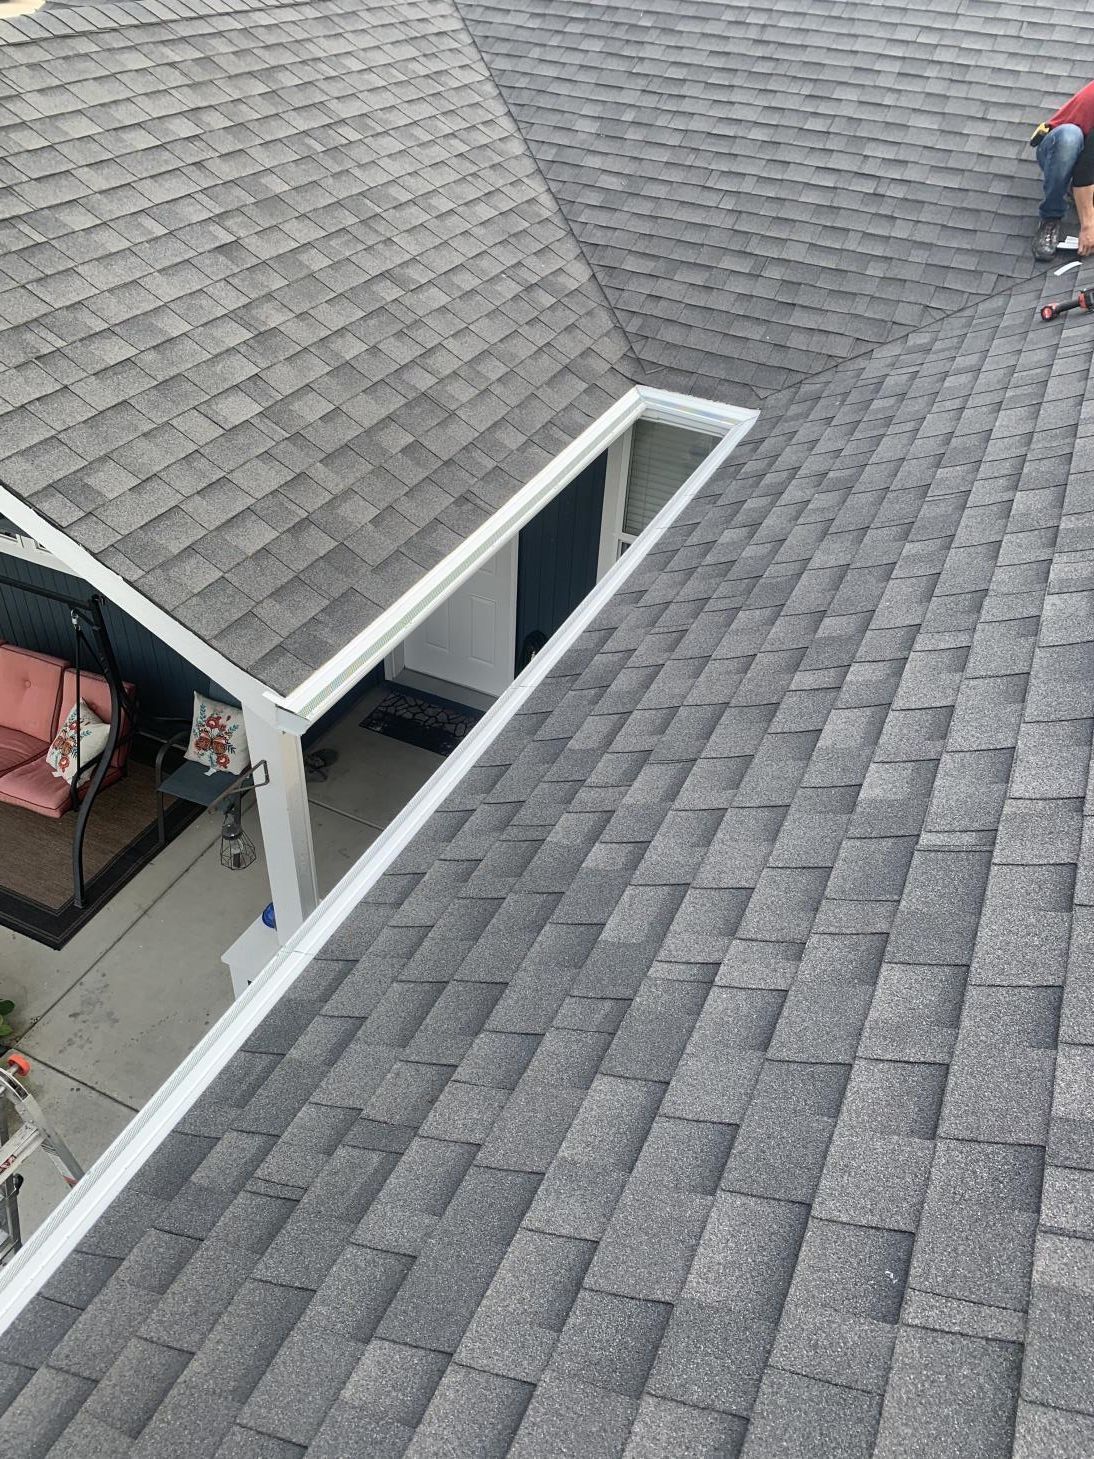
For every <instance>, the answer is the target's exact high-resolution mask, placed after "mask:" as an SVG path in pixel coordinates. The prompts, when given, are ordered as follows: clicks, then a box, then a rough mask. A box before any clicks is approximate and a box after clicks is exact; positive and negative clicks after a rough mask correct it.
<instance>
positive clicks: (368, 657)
mask: <svg viewBox="0 0 1094 1459" xmlns="http://www.w3.org/2000/svg"><path fill="white" fill-rule="evenodd" d="M640 416H646V417H648V418H651V419H653V420H659V421H662V422H664V423H665V424H666V425H674V426H683V427H685V428H686V429H688V430H693V431H709V432H711V433H713V434H716V435H722V434H723V433H725V432H726V431H732V430H734V429H735V428H736V427H737V426H739V425H740V424H741V423H742V420H744V419H745V418H746V417H748V416H749V412H747V411H742V410H740V409H738V408H737V407H735V406H730V405H722V404H720V403H719V402H718V401H715V400H700V399H698V398H697V397H695V396H691V395H678V394H676V393H675V392H674V391H671V390H652V389H648V388H646V387H645V386H635V387H634V388H633V389H631V390H628V391H627V393H626V395H624V396H622V397H621V398H620V399H619V400H617V401H616V403H615V404H614V405H613V406H612V407H611V408H610V409H609V410H606V411H605V412H604V414H603V415H601V416H599V417H598V418H597V419H596V420H595V421H593V423H592V424H591V425H590V426H588V427H587V428H586V429H585V430H584V431H582V433H581V435H580V436H578V437H577V439H576V440H574V441H572V442H571V443H570V445H569V446H567V447H566V449H565V450H564V451H561V452H560V453H559V454H558V455H557V456H556V457H555V458H554V460H553V461H550V462H549V463H548V464H547V465H546V466H545V467H544V468H543V470H542V471H540V472H538V473H537V475H535V476H534V477H533V478H532V480H531V481H530V482H528V484H527V485H526V486H523V487H521V489H520V491H518V492H516V493H515V495H513V496H512V497H510V499H509V500H508V501H507V502H506V503H505V505H504V506H503V507H501V508H500V509H499V510H498V511H496V512H495V513H494V514H493V516H492V517H490V519H489V520H488V521H486V522H483V524H482V525H481V526H480V527H478V528H476V530H475V531H474V532H472V533H471V535H470V536H469V537H467V538H466V539H465V540H464V541H463V542H461V543H460V545H459V546H458V547H456V548H454V549H453V550H452V551H451V552H450V553H449V554H448V556H447V557H446V558H444V559H443V561H441V562H439V563H437V565H436V566H435V567H433V568H431V569H430V571H429V572H427V573H426V574H425V575H424V577H422V578H420V579H419V580H418V581H417V582H416V583H415V584H414V586H413V587H412V588H410V589H409V590H408V591H407V592H405V593H404V594H403V595H402V597H401V598H399V599H398V600H397V601H396V602H395V603H393V604H392V606H391V607H390V608H388V609H386V610H385V611H384V612H383V613H381V614H380V616H379V617H378V618H375V619H374V620H373V621H372V622H371V623H370V624H369V625H368V626H367V627H366V628H364V629H362V630H361V632H360V633H358V634H357V635H356V637H354V638H353V639H351V640H350V642H349V643H348V644H346V646H345V648H343V649H341V650H339V652H338V653H336V654H335V655H334V657H333V658H331V659H329V660H328V661H327V663H325V664H324V665H323V667H322V668H320V669H317V670H316V671H315V673H314V674H311V675H309V677H308V678H307V679H305V680H304V682H303V683H302V684H301V685H300V686H299V687H298V688H297V689H294V690H293V692H292V693H291V694H288V695H285V696H284V697H282V698H280V699H279V700H278V703H279V704H280V705H281V706H283V707H284V708H285V709H288V710H289V711H291V712H292V713H293V714H296V715H300V716H302V717H303V718H304V719H306V720H314V719H316V718H317V717H318V716H319V715H321V714H323V713H324V712H325V711H326V710H328V709H330V708H331V706H332V705H334V704H336V703H337V701H338V700H339V699H341V698H342V696H343V695H344V694H345V693H347V691H348V690H350V689H352V687H353V686H354V685H355V684H356V683H358V682H359V681H360V680H361V679H363V678H364V676H365V675H366V674H367V673H368V672H369V670H370V669H372V668H374V667H375V665H376V664H378V663H380V661H381V660H382V659H383V658H384V656H385V655H386V654H388V653H390V652H391V650H392V649H393V648H394V647H395V645H396V644H398V643H401V642H402V641H403V639H404V638H406V636H407V634H408V633H409V632H410V630H411V629H412V628H413V627H415V625H416V624H417V623H419V622H420V621H421V620H422V619H423V618H424V617H426V616H427V615H428V614H429V613H432V612H433V610H434V609H435V608H436V607H438V605H439V604H441V603H443V602H444V600H445V598H447V597H449V596H450V594H452V593H454V592H455V591H456V589H457V588H458V587H459V586H460V584H461V583H462V582H464V581H465V580H466V579H467V578H468V577H469V576H470V575H471V574H472V573H473V572H475V571H476V569H477V568H479V567H481V566H482V564H483V563H484V562H486V561H487V560H488V559H489V558H491V557H493V555H494V554H495V553H496V552H497V551H498V549H499V548H501V547H503V546H504V545H505V543H506V542H508V541H509V540H510V538H511V537H514V536H515V535H516V533H518V532H519V531H520V529H521V528H522V527H523V526H524V525H525V523H527V522H529V521H531V519H532V518H533V517H534V516H535V515H536V513H537V512H539V511H541V510H542V509H543V507H544V506H546V505H547V503H548V502H549V501H551V499H552V498H553V497H555V496H557V495H558V493H559V492H560V491H561V490H562V489H563V487H565V486H566V485H567V484H568V483H569V482H571V481H572V480H573V479H574V477H575V476H577V475H578V474H579V473H580V472H581V471H583V470H584V469H585V467H586V466H588V465H589V464H590V462H592V461H595V460H596V458H597V457H598V456H599V455H600V454H601V453H602V452H603V451H605V450H606V449H607V447H608V446H609V445H610V444H611V443H612V441H614V440H615V439H616V438H617V437H618V436H621V435H622V434H623V432H624V431H625V430H627V428H628V427H629V426H631V425H633V423H634V422H635V421H636V420H638V418H639V417H640Z"/></svg>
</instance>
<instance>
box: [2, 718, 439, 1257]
mask: <svg viewBox="0 0 1094 1459" xmlns="http://www.w3.org/2000/svg"><path fill="white" fill-rule="evenodd" d="M380 695H381V691H379V690H377V691H373V692H372V694H370V695H369V696H366V697H365V698H364V699H362V700H360V701H359V702H358V703H357V704H356V705H355V706H354V708H353V710H352V712H351V713H350V714H348V715H347V717H346V718H345V719H344V720H343V721H341V723H339V724H338V725H336V726H335V728H334V729H333V730H332V731H331V732H330V733H329V734H328V735H327V736H325V737H324V739H323V740H322V741H321V742H320V743H321V744H322V745H323V746H324V747H327V748H331V749H335V750H337V751H338V759H337V761H336V762H335V764H334V765H332V766H331V768H330V770H329V772H328V779H327V780H326V781H316V782H314V783H312V784H311V785H310V786H309V798H310V800H311V806H312V829H313V834H314V839H315V850H316V860H317V863H318V872H319V887H320V892H321V893H322V894H324V895H325V894H326V893H327V892H328V891H330V889H331V888H332V887H333V886H334V885H335V884H336V883H337V882H338V881H339V880H340V879H341V877H342V876H343V875H344V874H345V873H346V872H347V871H348V870H349V868H350V867H351V866H352V865H353V864H354V862H355V861H357V859H358V858H359V857H360V856H361V854H362V852H363V851H364V850H365V849H366V847H368V846H369V845H370V844H371V843H372V841H374V840H375V838H376V837H377V835H378V834H379V833H380V831H381V830H382V829H383V828H384V826H386V825H387V824H388V822H389V821H390V820H391V819H392V818H393V817H394V816H395V815H396V814H397V813H398V811H399V810H401V809H402V807H403V806H404V805H405V804H406V802H407V801H408V800H409V799H410V798H411V796H412V795H413V794H414V793H415V791H416V790H417V789H418V788H419V786H420V785H422V784H423V783H424V781H426V780H427V779H428V778H429V776H430V775H432V774H433V772H434V771H435V770H436V769H437V768H438V766H440V765H441V764H442V760H441V757H440V756H438V755H432V754H429V753H428V752H427V751H425V750H419V749H416V748H414V747H413V746H411V745H405V744H403V743H401V742H400V741H398V740H391V739H387V738H386V737H384V736H382V735H378V734H373V733H371V732H369V731H366V730H362V729H361V728H360V727H359V724H360V721H361V720H362V719H363V718H364V716H365V714H366V713H367V712H368V710H369V709H370V708H371V707H372V705H373V704H374V703H375V702H376V700H377V699H378V698H379V697H380ZM244 824H245V826H246V829H247V831H248V833H249V834H250V835H251V837H252V838H253V839H254V841H255V844H256V846H257V847H258V850H259V858H258V860H257V861H256V862H255V864H254V865H253V866H251V867H248V868H247V869H246V870H245V871H240V872H229V871H225V870H224V868H223V867H222V866H221V865H220V859H219V856H220V819H219V817H217V816H211V815H205V816H202V817H200V819H199V820H197V821H195V822H194V824H193V825H191V826H189V827H188V828H187V829H186V830H185V831H184V832H183V834H182V835H181V836H179V838H178V839H177V840H176V841H174V842H172V844H171V845H170V846H169V847H168V848H167V849H166V850H165V851H164V852H162V853H161V854H160V855H159V856H158V857H157V858H156V860H155V861H153V862H152V863H151V865H149V866H147V867H145V869H144V870H143V871H142V872H140V874H139V875H138V876H136V877H134V879H133V880H132V881H131V882H130V883H129V884H128V886H126V887H124V888H123V889H122V891H121V892H119V893H118V895H117V896H116V897H115V898H114V899H113V900H112V901H111V902H108V903H107V905H106V906H105V907H104V908H103V909H102V911H101V912H99V914H98V915H97V916H96V917H94V918H93V919H92V921H91V922H90V923H89V924H88V925H87V926H86V927H85V928H83V929H82V930H81V931H80V932H79V933H77V935H76V936H75V937H74V938H73V939H72V941H71V942H69V943H68V945H67V946H66V947H64V948H62V949H61V950H60V951H53V950H52V949H50V948H46V947H43V946H42V945H41V944H40V943H36V942H32V941H31V940H30V939H29V938H26V937H22V936H20V935H19V934H18V933H15V932H11V931H8V930H7V929H0V988H2V996H4V997H6V998H12V999H14V1001H15V1004H16V1011H15V1013H14V1014H13V1015H12V1021H13V1023H14V1025H15V1028H16V1032H17V1035H18V1039H17V1043H18V1047H19V1048H20V1049H21V1050H22V1051H23V1052H24V1053H26V1054H27V1055H28V1057H29V1058H30V1059H31V1060H32V1062H33V1065H34V1071H33V1075H32V1078H31V1085H32V1087H33V1090H34V1092H35V1093H36V1094H37V1095H38V1097H39V1099H40V1100H41V1102H42V1104H43V1105H44V1107H45V1109H46V1111H47V1113H48V1114H49V1117H50V1118H51V1119H52V1120H53V1121H54V1122H55V1124H56V1127H57V1130H58V1132H59V1133H60V1134H61V1135H62V1137H63V1138H64V1139H65V1140H66V1141H67V1142H68V1144H69V1145H70V1146H71V1148H72V1151H73V1153H74V1154H75V1156H76V1158H77V1159H78V1160H79V1161H80V1162H81V1163H82V1164H83V1165H84V1166H85V1167H86V1166H88V1165H90V1164H91V1162H92V1161H93V1160H94V1159H95V1158H96V1157H97V1156H98V1155H99V1154H101V1152H102V1151H103V1150H104V1149H105V1148H106V1146H107V1145H108V1144H109V1143H110V1141H111V1140H112V1139H113V1138H114V1136H115V1135H117V1134H118V1132H119V1131H120V1130H121V1129H122V1128H123V1127H124V1126H125V1125H126V1124H127V1123H128V1121H129V1120H130V1118H131V1117H132V1115H133V1114H134V1113H135V1111H136V1110H138V1109H140V1107H141V1106H142V1105H143V1104H144V1103H145V1101H146V1100H147V1099H148V1098H149V1096H150V1095H151V1094H153V1093H154V1092H155V1090H156V1089H158V1088H159V1086H160V1085H161V1084H162V1083H163V1081H164V1079H166V1077H167V1076H168V1074H170V1073H171V1071H172V1070H173V1069H174V1068H175V1067H176V1066H177V1065H178V1064H179V1063H180V1062H181V1061H182V1059H183V1058H184V1057H185V1056H186V1054H187V1053H189V1051H190V1049H191V1048H193V1046H194V1044H196V1043H197V1041H198V1040H199V1039H200V1038H201V1036H202V1034H203V1033H205V1031H206V1029H208V1028H209V1026H210V1025H211V1024H212V1023H214V1022H215V1021H216V1019H217V1018H218V1017H219V1016H220V1014H222V1013H223V1012H224V1010H225V1009H226V1008H227V1007H228V1005H229V1003H230V1002H231V985H230V983H229V978H228V970H227V968H226V967H225V966H224V964H223V963H222V962H221V960H220V959H221V954H222V953H223V952H224V950H225V949H226V948H227V947H228V946H229V945H230V944H231V943H232V942H234V941H235V939H236V938H237V937H238V936H239V935H240V934H241V933H242V932H243V931H244V929H245V928H246V927H247V926H249V925H250V923H252V922H253V921H254V920H255V918H256V917H258V916H259V915H260V914H261V912H262V909H263V907H264V906H265V905H266V903H267V902H268V901H269V888H268V886H267V882H266V869H265V862H264V859H263V856H262V844H261V836H260V833H259V829H258V815H257V812H256V810H255V808H254V805H253V801H252V804H251V805H250V807H249V808H248V811H247V813H246V815H245V817H244ZM63 1195H64V1186H63V1184H62V1182H61V1180H60V1177H59V1176H58V1175H57V1174H56V1173H55V1171H54V1169H53V1167H52V1165H50V1163H49V1162H48V1161H47V1160H45V1159H44V1158H43V1157H41V1156H37V1157H35V1159H34V1161H33V1162H31V1163H30V1164H29V1165H28V1167H27V1180H26V1184H25V1185H24V1187H23V1190H22V1192H21V1193H20V1197H19V1203H20V1212H21V1216H22V1221H23V1231H24V1235H26V1234H29V1232H30V1231H31V1230H32V1229H33V1228H34V1226H36V1225H37V1224H38V1223H39V1222H40V1221H41V1220H42V1219H43V1218H44V1217H45V1215H46V1214H48V1212H49V1211H50V1210H51V1209H52V1208H53V1207H54V1206H55V1205H56V1204H57V1202H58V1201H59V1200H60V1198H61V1197H62V1196H63Z"/></svg>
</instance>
